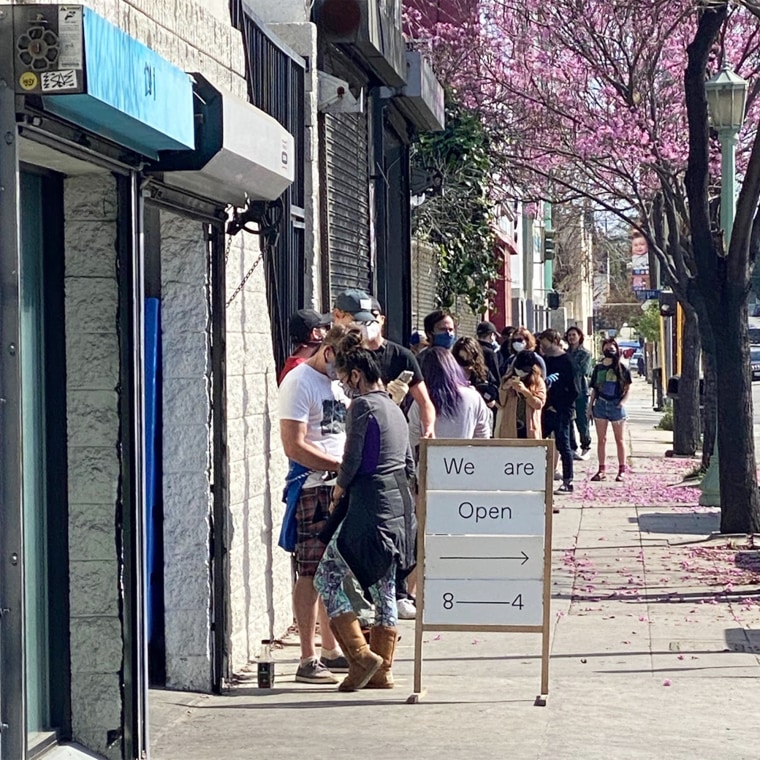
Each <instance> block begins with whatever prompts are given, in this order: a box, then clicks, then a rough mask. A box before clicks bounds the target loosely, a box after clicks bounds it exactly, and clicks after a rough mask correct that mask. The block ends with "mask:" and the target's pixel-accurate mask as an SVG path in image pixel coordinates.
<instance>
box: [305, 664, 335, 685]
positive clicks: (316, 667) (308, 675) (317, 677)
mask: <svg viewBox="0 0 760 760" xmlns="http://www.w3.org/2000/svg"><path fill="white" fill-rule="evenodd" d="M296 681H297V682H298V683H316V684H327V685H330V684H336V683H338V679H337V678H336V677H335V676H334V675H333V674H332V673H331V672H330V671H329V670H328V669H327V668H326V667H325V666H324V665H323V664H322V663H321V662H320V661H319V660H317V659H316V658H315V659H313V660H309V661H308V662H304V663H303V664H301V665H299V666H298V670H296Z"/></svg>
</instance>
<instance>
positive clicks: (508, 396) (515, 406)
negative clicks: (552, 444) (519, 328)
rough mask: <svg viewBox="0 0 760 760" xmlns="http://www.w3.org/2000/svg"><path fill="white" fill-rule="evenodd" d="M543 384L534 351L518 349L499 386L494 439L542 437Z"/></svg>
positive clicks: (544, 387)
mask: <svg viewBox="0 0 760 760" xmlns="http://www.w3.org/2000/svg"><path fill="white" fill-rule="evenodd" d="M545 403H546V383H545V381H544V377H543V373H542V372H541V365H540V364H539V361H538V358H537V356H536V354H535V353H534V352H533V351H520V353H518V354H517V356H515V359H514V362H512V366H511V367H510V369H509V371H508V372H507V374H506V375H504V377H503V378H502V380H501V384H500V386H499V411H498V413H497V414H496V430H495V432H494V438H541V437H542V432H541V410H542V409H543V407H544V404H545Z"/></svg>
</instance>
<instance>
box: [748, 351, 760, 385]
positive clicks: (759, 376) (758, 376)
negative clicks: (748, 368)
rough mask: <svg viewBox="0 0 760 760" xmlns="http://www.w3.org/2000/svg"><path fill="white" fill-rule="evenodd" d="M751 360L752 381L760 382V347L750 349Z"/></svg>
mask: <svg viewBox="0 0 760 760" xmlns="http://www.w3.org/2000/svg"><path fill="white" fill-rule="evenodd" d="M749 360H750V363H751V364H752V379H753V380H760V346H750V347H749Z"/></svg>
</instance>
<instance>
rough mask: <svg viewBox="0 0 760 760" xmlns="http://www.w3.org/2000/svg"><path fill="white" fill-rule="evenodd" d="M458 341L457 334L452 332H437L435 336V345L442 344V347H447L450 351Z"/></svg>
mask: <svg viewBox="0 0 760 760" xmlns="http://www.w3.org/2000/svg"><path fill="white" fill-rule="evenodd" d="M456 342H457V336H456V335H451V334H450V333H436V334H435V335H434V336H433V345H434V346H440V347H441V348H447V349H449V351H450V350H451V347H452V346H453V345H454V344H455V343H456Z"/></svg>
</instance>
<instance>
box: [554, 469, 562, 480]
mask: <svg viewBox="0 0 760 760" xmlns="http://www.w3.org/2000/svg"><path fill="white" fill-rule="evenodd" d="M554 479H555V480H562V473H561V472H560V471H559V470H555V471H554Z"/></svg>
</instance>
